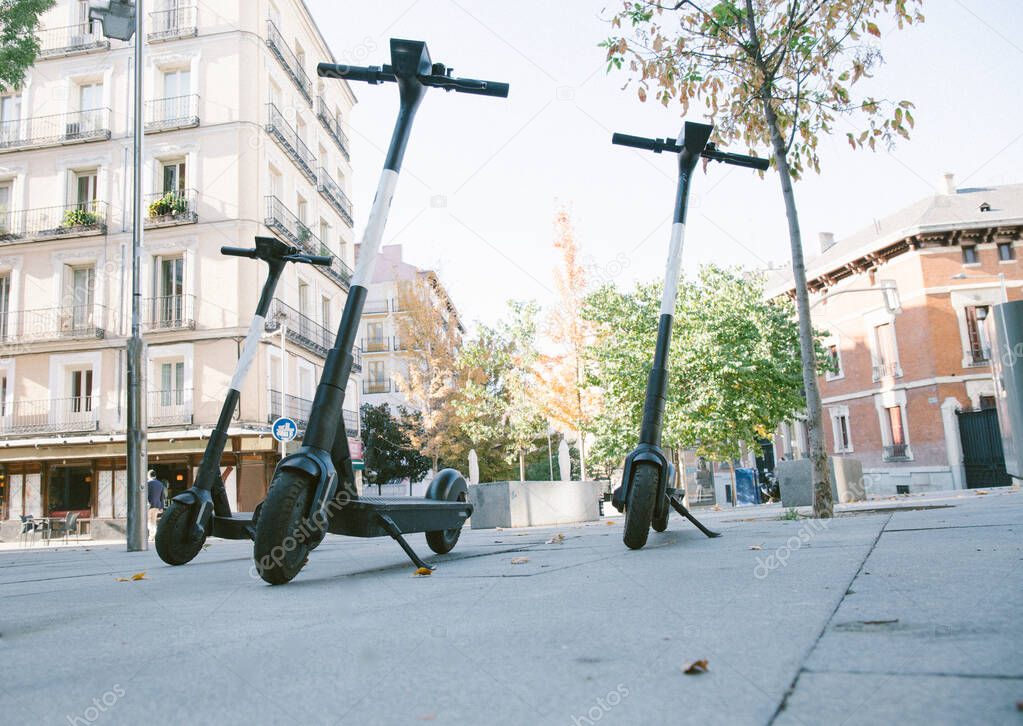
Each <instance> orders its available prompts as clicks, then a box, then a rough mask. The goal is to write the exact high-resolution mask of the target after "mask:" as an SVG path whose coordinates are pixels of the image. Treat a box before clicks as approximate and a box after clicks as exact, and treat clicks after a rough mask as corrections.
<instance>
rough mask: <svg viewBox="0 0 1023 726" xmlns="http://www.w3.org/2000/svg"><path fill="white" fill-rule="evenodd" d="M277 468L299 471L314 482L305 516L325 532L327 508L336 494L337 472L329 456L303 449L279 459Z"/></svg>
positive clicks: (322, 452) (327, 516)
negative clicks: (314, 485)
mask: <svg viewBox="0 0 1023 726" xmlns="http://www.w3.org/2000/svg"><path fill="white" fill-rule="evenodd" d="M277 468H278V469H284V470H289V469H290V470H292V471H300V472H302V473H303V474H305V475H307V476H308V477H309V479H310V480H311V481H313V482H316V490H315V492H314V493H313V497H312V500H311V501H310V502H309V511H308V512H307V516H308V517H309V519H311V520H312V521H313V523H314V524H316V526H317V527H320V528H321V529H323V530H326V529H327V524H328V522H329V521H330V512H329V511H328V510H329V506H330V503H331V502H332V501H333V500H334V496H335V495H336V494H337V483H338V478H337V470H336V469H335V468H334V462H333V461H331V460H330V454H329V453H328V452H326V451H320V450H319V449H313V448H305V447H303V448H301V449H299V450H298V451H296V452H295V453H294V454H289V455H288V456H286V457H284V458H283V459H281V462H280V463H279V464H278V465H277Z"/></svg>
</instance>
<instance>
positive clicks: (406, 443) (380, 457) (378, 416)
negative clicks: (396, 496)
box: [361, 403, 430, 493]
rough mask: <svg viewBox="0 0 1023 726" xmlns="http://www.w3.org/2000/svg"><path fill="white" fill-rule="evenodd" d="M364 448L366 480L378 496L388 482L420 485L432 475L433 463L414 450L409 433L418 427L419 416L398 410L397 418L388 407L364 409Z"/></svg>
mask: <svg viewBox="0 0 1023 726" xmlns="http://www.w3.org/2000/svg"><path fill="white" fill-rule="evenodd" d="M361 414H362V446H363V460H364V461H365V464H366V469H365V472H364V474H365V476H366V479H367V480H368V481H369V482H370V483H372V484H376V486H377V492H378V493H379V491H380V487H381V486H382V485H384V484H387V483H388V482H392V481H402V480H404V479H406V478H407V479H408V480H409V481H410V482H415V481H420V480H421V479H422V478H423V477H424V476H426V474H427V472H429V471H430V459H429V457H427V456H423V454H422V453H420V452H419V451H418V450H417V449H416V448H414V447H413V446H412V443H411V441H410V440H409V436H408V431H409V429H410V428H414V427H415V421H416V412H411V413H410V412H408V411H406V410H404V409H403V408H399V416H398V417H397V418H396V417H395V416H394V415H392V413H391V409H390V407H389V406H388V405H387V404H386V403H382V404H380V405H379V406H373V405H371V404H369V403H365V404H363V405H362V411H361Z"/></svg>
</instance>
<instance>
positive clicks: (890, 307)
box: [810, 280, 902, 315]
mask: <svg viewBox="0 0 1023 726" xmlns="http://www.w3.org/2000/svg"><path fill="white" fill-rule="evenodd" d="M854 292H873V293H878V292H879V293H881V294H882V295H883V296H884V307H885V309H886V310H887V311H888V312H889V313H891V314H892V315H898V314H899V313H901V312H902V301H901V300H899V286H898V285H897V284H896V282H895V280H881V284H880V285H879V286H877V287H852V288H849V289H847V290H837V291H835V292H829V293H825V295H824V296H823V297H822V298H821V299H820V300H818V301H817V302H815V303H814V304H813V305H811V306H810V309H811V310H812V309H813V308H815V307H817V306H818V305H820V304H821V303H825V302H827V301H828V300H830V299H831V298H833V297H838V296H839V295H849V294H851V293H854Z"/></svg>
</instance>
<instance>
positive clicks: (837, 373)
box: [444, 320, 845, 380]
mask: <svg viewBox="0 0 1023 726" xmlns="http://www.w3.org/2000/svg"><path fill="white" fill-rule="evenodd" d="M444 325H445V329H446V328H447V321H446V320H445V323H444ZM828 362H829V363H830V364H831V368H832V370H830V371H828V374H827V375H826V376H825V379H827V380H834V379H836V378H841V377H842V376H843V375H845V374H844V373H843V371H842V355H841V353H840V352H839V350H838V344H837V343H834V344H831V345H829V346H828Z"/></svg>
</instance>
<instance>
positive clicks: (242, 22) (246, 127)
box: [0, 0, 359, 536]
mask: <svg viewBox="0 0 1023 726" xmlns="http://www.w3.org/2000/svg"><path fill="white" fill-rule="evenodd" d="M147 9H151V10H152V11H151V12H148V13H147V17H146V18H145V28H146V30H145V52H144V61H143V63H144V67H143V69H142V70H143V79H144V81H143V82H144V85H145V92H144V95H145V98H144V107H145V118H144V119H142V121H143V123H144V125H145V126H144V130H145V137H144V152H143V155H144V156H143V162H142V163H143V165H144V166H143V170H142V184H143V192H144V200H145V202H144V210H143V215H144V227H145V233H144V249H143V253H142V260H141V270H142V278H141V280H142V281H141V285H142V294H143V298H144V300H143V305H142V320H141V323H142V328H143V334H144V338H145V342H146V346H147V366H148V370H147V383H148V394H147V395H148V400H147V416H148V430H149V465H150V468H154V469H156V471H157V473H158V476H160V477H161V478H163V479H166V480H167V481H168V482H169V483H170V490H171V493H175V492H177V491H180V490H182V489H184V488H186V487H188V486H190V485H191V483H192V478H193V477H194V475H195V471H196V466H197V464H198V462H199V459H200V457H201V454H202V451H203V449H204V447H205V444H206V439H207V436H208V434H209V431H210V429H211V427H212V425H213V424H214V422H215V421H216V418H217V414H218V412H219V409H220V406H221V403H222V400H223V396H224V394H225V392H226V389H227V386H228V382H229V381H230V379H231V375H232V372H233V369H234V366H235V363H236V361H237V359H238V355H239V351H240V346H241V342H242V339H243V338H244V336H245V333H246V330H247V328H248V325H249V322H250V320H251V317H252V315H253V311H254V309H255V305H256V302H257V297H258V294H259V290H260V287H261V285H262V283H263V280H264V279H265V273H266V270H265V269H264V267H265V266H264V265H263V264H262V263H259V262H257V261H254V260H248V259H239V258H234V257H223V256H221V255H220V254H219V248H220V247H221V245H240V246H250V245H251V244H252V240H253V238H254V237H255V236H257V235H266V234H275V235H277V236H279V237H281V238H282V239H284V240H287V241H289V242H291V243H293V244H295V245H298V246H300V247H302V248H304V249H306V250H308V251H310V252H314V253H317V254H330V255H331V256H332V258H333V263H332V265H331V266H330V267H323V268H321V267H317V268H313V267H310V266H306V265H302V266H298V265H289V267H288V269H287V270H286V272H285V275H284V277H283V278H282V280H281V283H280V285H279V287H278V291H277V296H276V299H275V300H274V302H273V307H272V309H271V311H270V315H269V316H268V319H267V330H266V338H265V340H264V345H263V347H262V350H261V351H260V354H259V355H258V357H257V359H256V361H255V363H254V365H253V367H252V369H251V370H250V373H249V377H248V380H247V381H246V383H245V386H244V388H243V390H242V393H241V403H240V407H239V411H238V412H237V414H236V417H235V421H234V424H233V425H232V427H231V432H230V433H231V440H230V444H229V446H228V448H227V451H226V452H225V455H224V458H223V461H222V467H223V473H224V477H225V482H226V483H227V488H228V494H229V497H230V499H231V502H232V504H233V505H234V506H235V507H238V508H240V509H242V510H250V509H251V508H252V507H253V506H255V504H256V503H257V502H259V501H260V500H261V499H262V497H263V495H264V493H265V491H266V487H267V485H268V481H269V478H270V476H271V475H272V472H273V468H274V465H275V463H276V461H277V459H278V454H277V446H276V442H274V441H273V439H272V438H271V436H270V426H269V424H270V422H271V421H273V420H274V419H275V418H276V417H277V416H279V415H281V414H282V413H283V414H286V415H289V416H292V417H294V418H296V419H298V420H299V422H300V424H301V423H302V422H303V420H304V417H306V416H307V415H308V409H309V404H310V401H311V399H312V397H313V392H314V389H315V385H316V381H317V378H318V374H319V372H320V370H321V368H322V365H323V361H324V356H325V353H326V351H327V350H328V348H329V347H330V346H331V344H332V343H333V340H334V335H335V328H336V325H337V323H338V321H339V319H340V314H341V310H342V307H343V305H344V302H345V299H346V295H347V290H348V286H349V283H350V277H351V268H352V265H353V259H354V257H353V256H354V245H353V240H352V224H353V220H352V215H353V211H352V205H351V202H350V201H349V196H348V190H349V186H350V179H351V175H352V169H351V164H350V161H349V145H348V138H347V136H346V135H345V131H344V129H345V127H346V126H347V122H348V118H349V115H350V113H351V110H352V108H353V106H354V104H355V102H356V99H355V97H354V95H353V94H352V91H351V89H350V88H349V87H348V85H347V84H346V83H344V82H339V81H334V80H331V81H323V80H321V79H318V78H317V77H316V75H315V64H316V63H317V62H319V61H321V60H331V59H332V56H331V52H330V49H329V48H328V47H327V44H326V42H325V41H324V39H323V37H322V35H321V34H320V32H319V30H318V29H317V27H316V25H315V23H314V22H313V19H312V17H311V16H310V14H309V12H308V9H307V8H306V7H305V4H304V3H303V2H301V0H258V1H257V2H250V1H248V0H205V1H204V2H201V3H198V2H188V1H187V0H164V1H163V2H153V3H149V4H148V5H147ZM40 40H41V44H42V49H41V52H40V55H39V57H38V59H37V62H36V64H35V65H34V67H33V68H31V69H30V71H29V72H28V75H27V77H26V79H25V82H24V85H23V87H22V88H21V89H19V91H18V92H16V93H12V94H9V95H7V96H4V97H3V98H0V340H2V350H0V483H2V486H0V520H5V521H7V522H8V525H7V527H5V528H4V529H3V533H5V534H7V535H8V536H9V534H10V531H11V527H12V525H14V524H16V522H17V521H18V519H19V516H20V515H22V514H32V515H35V516H40V515H51V514H57V513H60V512H64V511H69V510H78V511H81V512H82V513H83V516H84V517H88V518H89V519H90V520H91V526H92V529H93V531H94V533H97V534H98V533H100V532H101V531H109V530H110V529H113V530H115V531H116V530H118V529H123V518H124V517H125V513H126V497H125V486H126V472H125V429H126V410H125V388H126V380H125V378H126V373H125V346H126V339H127V336H128V334H129V332H130V297H129V296H130V289H131V261H130V255H131V215H132V205H131V194H132V188H131V184H132V138H131V134H132V128H133V118H132V98H131V92H132V91H131V89H132V74H133V66H132V64H133V55H132V48H131V46H130V44H126V43H122V42H120V41H116V40H107V39H106V38H104V37H103V35H102V32H101V27H100V25H99V24H98V23H95V24H93V23H90V22H89V21H88V2H84V1H78V0H58V3H57V4H56V6H55V7H54V8H52V9H51V10H49V11H48V12H47V13H46V14H45V16H44V17H43V25H42V29H41V31H40ZM282 337H284V338H285V340H284V341H283V343H284V345H283V351H284V353H283V356H282V340H281V339H282ZM356 369H357V370H358V366H357V367H356ZM347 401H348V402H347V403H346V408H347V409H349V410H347V411H346V413H345V424H346V427H347V429H348V434H349V436H350V437H352V438H353V439H357V438H358V417H357V415H356V413H355V412H356V411H357V410H358V405H359V392H358V385H357V382H353V384H352V385H351V386H350V388H349V392H348V399H347ZM105 528H106V529H105Z"/></svg>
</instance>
